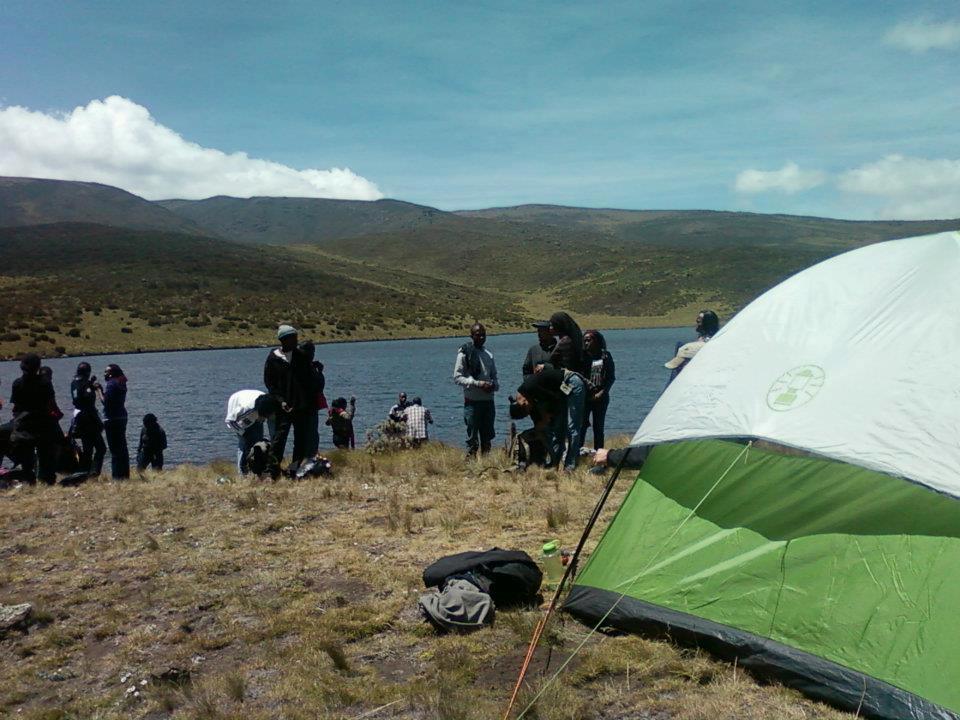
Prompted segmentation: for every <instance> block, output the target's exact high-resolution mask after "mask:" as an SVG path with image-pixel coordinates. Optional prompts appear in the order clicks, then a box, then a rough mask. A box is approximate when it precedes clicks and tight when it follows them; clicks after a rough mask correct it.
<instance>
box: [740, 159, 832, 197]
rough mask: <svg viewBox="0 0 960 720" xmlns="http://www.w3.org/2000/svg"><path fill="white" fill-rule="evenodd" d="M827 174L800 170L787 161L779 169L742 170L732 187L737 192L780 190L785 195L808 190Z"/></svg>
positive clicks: (820, 182) (825, 178)
mask: <svg viewBox="0 0 960 720" xmlns="http://www.w3.org/2000/svg"><path fill="white" fill-rule="evenodd" d="M826 180H827V176H826V175H825V174H824V173H822V172H820V171H819V170H801V169H800V166H799V165H797V164H796V163H793V162H788V163H787V164H786V165H784V166H783V167H782V168H780V169H779V170H744V171H743V172H741V173H740V174H739V175H737V180H736V182H735V183H734V187H735V188H736V190H737V192H742V193H751V194H753V193H762V192H781V193H786V194H787V195H793V194H794V193H798V192H802V191H804V190H810V189H811V188H815V187H817V186H818V185H822V184H823V183H824V182H826Z"/></svg>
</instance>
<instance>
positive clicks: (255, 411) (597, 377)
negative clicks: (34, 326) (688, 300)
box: [0, 310, 719, 483]
mask: <svg viewBox="0 0 960 720" xmlns="http://www.w3.org/2000/svg"><path fill="white" fill-rule="evenodd" d="M533 327H534V328H535V329H536V332H537V342H536V344H534V345H533V346H531V347H530V349H529V350H528V351H527V355H526V357H525V359H524V362H523V365H522V367H521V368H520V370H521V374H522V382H521V383H520V385H519V386H518V387H517V390H516V395H515V396H512V397H510V409H509V413H510V417H511V418H512V419H514V420H518V419H521V418H525V417H530V418H531V419H532V420H533V424H534V425H533V428H532V432H533V434H534V436H536V437H537V438H539V439H540V440H541V441H542V444H543V446H544V447H545V448H546V451H545V453H544V459H543V464H544V465H547V466H554V467H563V468H564V469H565V470H572V469H574V468H575V467H576V465H577V461H578V459H579V457H580V454H581V449H582V447H583V444H584V438H585V436H586V433H587V430H588V429H589V428H590V427H592V428H593V446H594V448H595V449H596V450H597V451H600V450H602V449H603V448H604V446H605V437H604V427H605V419H606V414H607V409H608V407H609V405H610V391H611V388H612V387H613V385H614V383H615V382H616V367H615V364H614V360H613V356H612V355H611V353H610V351H609V350H608V349H607V343H606V339H605V338H604V336H603V334H602V333H601V332H599V331H598V330H587V331H586V332H583V331H581V329H580V326H579V325H578V324H577V322H576V321H575V320H574V319H573V318H572V317H571V316H570V315H569V314H568V313H565V312H556V313H554V314H553V315H551V316H550V319H549V320H540V321H536V322H534V323H533ZM696 329H697V336H698V337H697V339H696V340H695V341H693V342H690V343H686V344H681V343H678V345H677V349H676V355H675V357H674V358H673V359H671V360H670V361H668V362H667V363H666V367H667V368H669V369H671V370H672V373H671V377H670V379H671V380H672V379H673V378H674V377H676V374H677V373H679V372H680V371H681V370H682V369H683V367H684V366H685V365H686V364H687V363H689V361H690V360H691V359H692V358H693V357H694V356H695V355H696V353H697V352H698V351H699V350H700V349H701V348H702V347H703V345H704V344H705V343H706V342H707V341H708V340H709V339H710V338H711V337H712V336H713V334H714V333H716V332H717V330H718V329H719V318H718V317H717V315H716V313H714V312H713V311H710V310H704V311H701V312H700V313H699V314H698V316H697V328H696ZM277 339H278V342H279V346H278V347H276V348H273V349H271V350H270V352H269V354H268V355H267V357H266V360H265V362H264V368H263V383H264V386H265V388H266V389H265V391H263V390H240V391H237V392H235V393H233V395H231V397H230V398H229V400H228V402H227V415H226V423H227V426H228V427H229V428H230V429H231V430H232V431H233V432H234V433H236V435H237V438H238V452H237V466H238V469H239V471H240V472H241V473H245V472H247V470H248V464H247V458H248V455H249V454H250V452H251V449H252V448H253V447H254V446H255V445H257V444H258V443H262V442H264V441H265V439H266V438H267V437H269V447H268V452H269V454H270V456H271V457H272V458H273V461H274V463H275V465H276V467H278V468H279V467H280V465H281V462H282V460H283V457H284V453H285V450H286V445H287V440H288V438H289V436H290V434H291V431H292V434H293V452H292V459H291V463H290V466H289V468H288V469H290V470H291V471H292V472H295V471H296V469H297V468H298V467H299V466H300V465H301V464H302V463H303V462H304V461H305V460H311V459H313V458H315V457H316V455H317V451H318V449H319V446H320V436H319V421H320V413H321V411H324V410H325V411H326V418H325V423H326V425H328V426H330V428H331V432H332V439H333V444H334V445H335V446H336V447H338V448H353V447H355V445H356V439H355V437H354V428H353V420H354V418H355V417H356V412H357V409H356V398H354V397H350V399H349V401H348V400H347V399H346V398H343V397H338V398H337V399H335V400H334V401H333V402H332V403H330V404H329V406H328V403H327V399H326V396H325V394H324V391H325V385H326V381H325V377H324V373H323V371H324V366H323V364H322V363H321V362H320V361H318V360H317V359H316V358H315V352H316V351H315V346H314V344H313V343H312V342H310V341H305V342H300V340H299V334H298V332H297V330H296V329H295V328H294V327H292V326H290V325H285V324H284V325H280V326H279V328H278V330H277ZM486 340H487V333H486V328H485V327H484V326H483V325H482V324H481V323H476V324H474V325H473V327H471V329H470V340H469V341H468V342H466V343H464V344H463V345H461V347H460V348H459V349H458V351H457V357H456V361H455V363H454V370H453V381H454V383H456V385H457V386H459V387H460V388H461V390H462V393H463V420H464V424H465V426H466V449H467V455H468V457H472V456H476V455H478V454H485V453H488V452H490V450H491V446H492V442H493V438H494V435H495V430H494V425H495V419H496V403H495V401H494V397H495V394H496V393H497V392H498V391H499V390H500V379H499V376H498V373H497V365H496V362H495V360H494V356H493V353H492V352H491V351H490V349H489V348H488V347H487V346H486ZM20 368H21V373H22V374H21V377H19V378H17V379H16V380H15V381H14V382H13V386H12V389H11V396H10V401H11V403H12V405H13V415H14V417H13V420H12V421H11V422H8V423H6V424H4V425H0V461H2V460H3V457H4V456H8V457H10V458H11V459H12V460H13V461H14V463H15V464H16V465H19V467H20V470H21V473H22V474H23V475H24V478H25V479H26V480H27V481H28V482H30V481H32V480H35V479H36V478H39V479H40V480H41V481H44V482H48V483H51V482H54V481H55V479H56V473H57V471H58V469H62V467H61V465H62V463H60V461H61V460H63V459H64V458H66V457H68V456H71V455H72V456H73V460H74V462H73V467H72V470H73V471H79V472H82V473H86V474H88V475H99V474H100V472H101V470H102V467H103V462H104V458H105V455H106V452H107V450H108V449H109V451H110V460H111V474H112V476H113V478H114V479H124V478H127V477H129V475H130V458H129V452H128V449H127V439H126V432H127V410H126V396H127V378H126V375H125V374H124V373H123V370H121V368H120V367H119V365H116V364H113V363H111V364H109V365H107V367H106V369H105V371H104V384H103V385H101V384H100V383H99V382H98V380H97V378H96V376H95V375H93V373H92V369H91V366H90V364H89V363H87V362H81V363H79V365H78V366H77V370H76V375H75V377H74V379H73V381H72V382H71V385H70V394H71V401H72V404H73V414H72V417H71V419H70V427H69V430H68V432H67V433H64V432H63V431H62V429H61V427H60V420H61V419H62V418H63V417H64V414H63V412H62V411H60V409H59V407H58V406H57V402H56V396H55V392H54V388H53V383H52V371H51V370H50V368H49V367H46V366H43V365H42V364H41V361H40V358H39V357H38V356H37V355H35V354H28V355H25V356H23V358H22V360H21V362H20ZM0 407H2V402H0ZM389 419H390V420H392V421H394V422H395V423H402V424H403V426H404V432H405V434H406V436H407V438H408V440H409V441H410V444H411V445H413V446H418V445H420V444H421V443H423V442H425V441H426V440H427V439H428V426H429V425H430V424H432V423H433V418H432V416H431V414H430V411H429V410H428V409H426V408H425V407H423V403H422V401H421V400H420V398H413V400H412V401H410V402H408V401H407V396H406V394H405V393H400V395H399V397H398V402H397V404H396V405H394V406H393V407H392V408H391V410H390V413H389ZM265 426H266V427H268V428H269V436H267V435H266V434H265ZM104 438H106V441H104ZM166 447H167V441H166V434H165V433H164V431H163V429H162V428H161V427H160V425H159V423H158V421H157V418H156V416H154V415H153V414H152V413H148V414H147V415H145V416H144V418H143V427H142V428H141V432H140V443H139V445H138V451H137V467H138V469H140V470H143V469H145V468H146V467H148V466H150V467H153V468H154V469H161V468H162V467H163V451H164V450H165V449H166ZM71 450H72V452H71ZM599 457H600V458H601V459H604V458H605V457H606V453H599Z"/></svg>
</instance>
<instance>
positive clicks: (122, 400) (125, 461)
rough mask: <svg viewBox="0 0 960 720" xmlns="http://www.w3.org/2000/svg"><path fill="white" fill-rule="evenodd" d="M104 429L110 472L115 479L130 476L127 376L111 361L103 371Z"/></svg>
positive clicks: (123, 478) (124, 478)
mask: <svg viewBox="0 0 960 720" xmlns="http://www.w3.org/2000/svg"><path fill="white" fill-rule="evenodd" d="M103 379H104V380H106V381H107V384H106V386H105V387H104V388H103V429H104V432H105V434H106V436H107V447H108V448H109V449H110V474H111V475H112V476H113V479H114V480H126V479H127V478H129V477H130V451H129V450H128V449H127V407H126V400H127V377H126V376H125V375H124V374H123V370H121V369H120V366H119V365H114V364H113V363H111V364H110V365H107V369H106V370H104V371H103Z"/></svg>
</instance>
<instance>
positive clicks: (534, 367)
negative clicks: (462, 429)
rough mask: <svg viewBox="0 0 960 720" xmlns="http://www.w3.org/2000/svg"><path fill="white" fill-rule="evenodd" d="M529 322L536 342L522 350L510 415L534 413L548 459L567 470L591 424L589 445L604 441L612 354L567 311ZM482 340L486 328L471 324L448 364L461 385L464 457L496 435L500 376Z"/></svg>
mask: <svg viewBox="0 0 960 720" xmlns="http://www.w3.org/2000/svg"><path fill="white" fill-rule="evenodd" d="M533 326H534V327H535V328H536V330H537V344H535V345H533V346H532V347H531V348H530V349H529V350H528V351H527V356H526V358H525V360H524V363H523V366H522V368H521V371H522V374H523V382H522V383H521V384H520V386H519V387H518V388H517V395H516V398H511V405H510V417H511V418H513V419H521V418H524V417H527V416H532V417H533V420H534V427H535V428H536V430H537V431H538V432H539V433H540V434H541V435H542V437H543V438H544V442H545V444H546V446H547V448H548V458H547V462H546V464H547V465H551V466H557V467H559V466H561V464H562V466H563V468H564V469H566V470H572V469H574V468H575V467H576V464H577V460H578V458H579V456H580V449H581V447H582V446H583V439H584V435H585V433H586V430H587V428H588V427H589V426H590V425H592V426H593V439H594V447H596V448H600V447H603V444H604V420H605V418H606V414H607V408H608V406H609V404H610V388H611V387H612V386H613V384H614V382H615V381H616V368H615V365H614V362H613V356H612V355H611V354H610V352H609V351H608V350H607V344H606V340H605V339H604V337H603V335H602V334H601V333H600V332H599V331H597V330H588V331H587V332H586V333H584V332H582V331H581V329H580V326H579V325H578V324H577V322H576V321H575V320H574V319H573V318H572V317H571V316H570V315H569V314H568V313H565V312H556V313H554V314H553V315H551V316H550V319H549V320H540V321H537V322H535V323H533ZM486 339H487V333H486V328H484V326H483V325H482V324H480V323H477V324H475V325H474V326H473V327H472V328H471V330H470V342H468V343H464V345H462V346H461V347H460V349H459V350H458V352H457V359H456V362H455V364H454V369H453V381H454V382H455V383H456V384H457V385H459V386H460V387H461V388H463V405H464V411H463V419H464V424H465V425H466V428H467V454H468V456H473V455H476V454H477V453H478V452H479V453H487V452H489V451H490V447H491V443H492V440H493V437H494V420H495V418H496V405H495V403H494V393H496V392H497V391H498V390H499V389H500V382H499V378H498V375H497V367H496V363H495V361H494V358H493V353H492V352H490V350H489V349H487V348H486Z"/></svg>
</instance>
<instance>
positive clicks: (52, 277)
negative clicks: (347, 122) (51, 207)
mask: <svg viewBox="0 0 960 720" xmlns="http://www.w3.org/2000/svg"><path fill="white" fill-rule="evenodd" d="M344 268H345V265H344V263H342V262H338V261H335V260H332V259H327V258H318V257H316V256H315V255H310V254H307V253H302V252H295V251H292V250H287V249H283V248H265V247H249V246H244V245H240V244H237V243H230V242H226V241H223V240H215V239H209V238H198V237H194V236H188V235H178V234H170V233H151V232H137V231H132V230H123V229H118V228H108V227H103V226H97V225H85V224H57V225H47V226H31V227H26V228H5V229H3V228H0V290H2V292H0V317H2V318H3V325H2V327H0V355H6V356H11V355H15V354H17V353H20V352H23V351H24V350H25V349H26V348H28V347H29V348H33V349H36V350H37V351H40V352H43V353H44V354H54V353H55V352H68V353H74V352H90V351H106V350H132V349H137V348H141V349H144V350H147V349H160V348H172V347H218V346H219V347H223V346H230V345H253V344H259V343H269V342H272V341H273V331H274V329H275V328H276V325H277V323H278V322H292V323H294V324H297V325H299V326H300V327H303V328H306V329H308V330H310V331H311V335H313V336H314V337H319V338H321V339H357V338H365V337H398V336H403V337H406V336H416V335H436V334H444V333H462V332H463V330H464V328H465V327H467V326H468V325H469V324H470V323H472V322H473V320H474V318H475V317H483V318H485V319H487V320H488V322H489V323H490V325H491V327H492V328H494V329H508V328H513V327H520V326H521V325H522V320H523V316H522V313H521V309H520V306H519V305H518V304H517V303H516V301H515V299H514V298H512V297H504V296H501V295H498V294H496V293H488V292H471V291H468V290H467V289H465V288H463V287H461V286H458V285H455V284H453V283H448V282H443V281H438V280H435V279H432V278H423V277H416V276H411V275H408V274H405V273H402V272H399V273H397V272H395V273H392V274H383V273H379V272H377V271H376V270H375V269H369V268H368V269H367V272H366V273H361V272H356V271H354V272H352V273H351V274H349V275H348V274H347V273H346V272H344Z"/></svg>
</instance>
